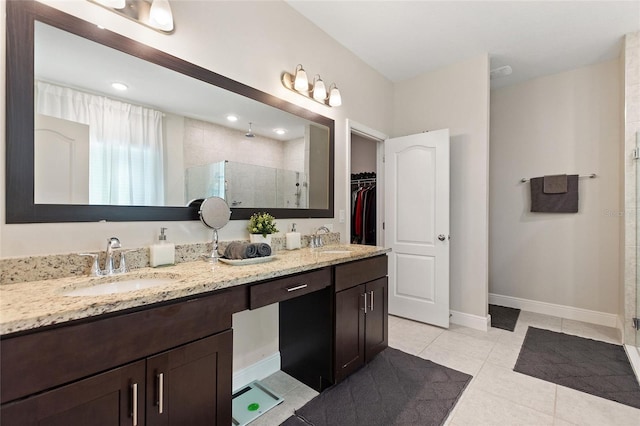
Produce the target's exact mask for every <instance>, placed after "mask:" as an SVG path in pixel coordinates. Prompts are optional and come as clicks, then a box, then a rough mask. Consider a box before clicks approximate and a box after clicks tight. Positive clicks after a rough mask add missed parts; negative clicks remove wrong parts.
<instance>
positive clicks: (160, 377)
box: [158, 373, 164, 414]
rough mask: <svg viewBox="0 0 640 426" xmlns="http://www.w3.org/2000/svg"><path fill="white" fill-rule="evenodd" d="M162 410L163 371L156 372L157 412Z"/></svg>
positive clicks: (160, 412)
mask: <svg viewBox="0 0 640 426" xmlns="http://www.w3.org/2000/svg"><path fill="white" fill-rule="evenodd" d="M163 412H164V373H160V374H158V413H159V414H162V413H163Z"/></svg>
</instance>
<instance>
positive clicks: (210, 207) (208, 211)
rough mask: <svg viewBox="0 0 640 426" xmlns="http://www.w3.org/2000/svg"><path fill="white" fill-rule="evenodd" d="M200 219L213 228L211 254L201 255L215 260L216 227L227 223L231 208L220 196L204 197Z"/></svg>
mask: <svg viewBox="0 0 640 426" xmlns="http://www.w3.org/2000/svg"><path fill="white" fill-rule="evenodd" d="M199 213H200V221H201V222H202V223H204V225H205V226H206V227H207V228H211V229H213V241H212V244H213V249H212V250H211V254H209V255H202V257H203V258H204V259H205V260H207V261H211V262H215V261H217V260H218V258H219V257H220V254H219V253H218V229H221V228H222V227H224V226H225V225H226V224H227V223H229V219H230V218H231V209H230V208H229V205H228V204H227V202H226V201H224V200H223V199H222V198H220V197H209V198H205V199H204V201H202V204H200V212H199Z"/></svg>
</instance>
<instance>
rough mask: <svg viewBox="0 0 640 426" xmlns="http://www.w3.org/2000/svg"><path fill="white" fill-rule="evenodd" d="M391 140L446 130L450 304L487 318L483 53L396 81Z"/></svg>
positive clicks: (486, 112)
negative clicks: (449, 147)
mask: <svg viewBox="0 0 640 426" xmlns="http://www.w3.org/2000/svg"><path fill="white" fill-rule="evenodd" d="M395 86H396V87H395V97H394V103H393V106H394V123H393V136H404V135H409V134H413V133H419V132H424V131H426V130H437V129H444V128H448V129H450V135H451V183H450V185H451V186H450V188H451V190H450V197H451V212H450V219H451V224H450V227H451V229H450V231H451V241H450V244H451V245H450V271H451V272H450V303H451V309H452V310H453V311H457V312H462V313H465V314H471V315H475V316H478V317H486V315H487V303H488V302H487V289H488V270H487V265H488V256H489V254H488V253H489V249H488V238H489V236H488V223H489V222H488V220H489V219H488V208H489V198H488V197H489V195H488V173H489V171H488V167H489V58H488V56H487V55H482V56H480V57H477V58H473V59H470V60H467V61H464V62H460V63H457V64H454V65H451V66H448V67H444V68H442V69H439V70H436V71H434V72H430V73H427V74H424V75H421V76H418V77H416V78H413V79H410V80H407V81H403V82H400V83H397V84H396V85H395Z"/></svg>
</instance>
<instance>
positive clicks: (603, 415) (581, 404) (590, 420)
mask: <svg viewBox="0 0 640 426" xmlns="http://www.w3.org/2000/svg"><path fill="white" fill-rule="evenodd" d="M557 388H558V389H557V399H556V413H555V417H556V418H558V419H561V420H565V421H568V422H571V423H575V424H578V425H597V426H609V425H610V426H638V425H639V424H640V409H637V408H633V407H629V406H627V405H624V404H619V403H617V402H613V401H609V400H608V399H604V398H600V397H597V396H593V395H590V394H588V393H584V392H579V391H577V390H573V389H569V388H565V387H564V386H558V387H557Z"/></svg>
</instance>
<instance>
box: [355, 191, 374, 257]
mask: <svg viewBox="0 0 640 426" xmlns="http://www.w3.org/2000/svg"><path fill="white" fill-rule="evenodd" d="M351 242H352V243H353V244H367V245H376V186H375V185H371V186H367V187H360V188H356V189H355V190H354V191H353V192H352V193H351Z"/></svg>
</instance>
